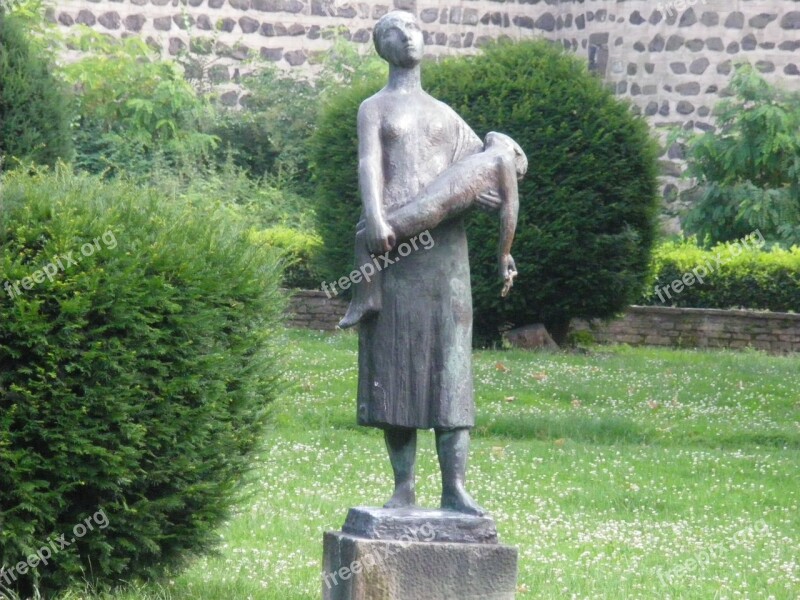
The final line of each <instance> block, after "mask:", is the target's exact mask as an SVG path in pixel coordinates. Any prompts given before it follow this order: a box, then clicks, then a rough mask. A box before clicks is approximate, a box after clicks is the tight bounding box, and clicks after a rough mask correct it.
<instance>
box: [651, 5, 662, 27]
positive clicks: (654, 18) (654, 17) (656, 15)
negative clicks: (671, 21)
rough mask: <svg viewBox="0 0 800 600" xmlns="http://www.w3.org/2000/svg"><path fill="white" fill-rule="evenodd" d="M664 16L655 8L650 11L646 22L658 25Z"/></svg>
mask: <svg viewBox="0 0 800 600" xmlns="http://www.w3.org/2000/svg"><path fill="white" fill-rule="evenodd" d="M663 18H664V15H662V14H661V11H660V10H658V9H656V10H654V11H653V12H652V13H650V19H648V22H649V23H650V25H658V24H659V23H660V22H661V19H663Z"/></svg>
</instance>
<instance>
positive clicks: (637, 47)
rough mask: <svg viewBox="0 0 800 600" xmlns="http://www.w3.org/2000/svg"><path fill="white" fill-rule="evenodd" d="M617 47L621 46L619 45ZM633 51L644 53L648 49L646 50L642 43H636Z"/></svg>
mask: <svg viewBox="0 0 800 600" xmlns="http://www.w3.org/2000/svg"><path fill="white" fill-rule="evenodd" d="M617 45H619V44H617ZM633 49H634V50H636V51H637V52H644V51H645V50H647V48H645V46H644V44H643V43H642V42H635V43H634V44H633Z"/></svg>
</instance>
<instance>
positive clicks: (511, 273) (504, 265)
mask: <svg viewBox="0 0 800 600" xmlns="http://www.w3.org/2000/svg"><path fill="white" fill-rule="evenodd" d="M517 275H518V273H517V265H516V264H515V263H514V257H513V256H511V255H510V254H503V255H502V256H501V257H500V277H502V278H503V291H502V292H500V296H502V297H503V298H505V297H506V296H507V295H508V292H510V291H511V286H513V285H514V278H515V277H516V276H517Z"/></svg>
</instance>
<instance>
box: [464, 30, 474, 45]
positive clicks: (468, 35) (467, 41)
mask: <svg viewBox="0 0 800 600" xmlns="http://www.w3.org/2000/svg"><path fill="white" fill-rule="evenodd" d="M474 39H475V34H474V33H472V32H471V31H468V32H467V33H465V34H464V48H471V47H472V41H473V40H474Z"/></svg>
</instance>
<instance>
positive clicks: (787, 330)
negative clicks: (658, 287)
mask: <svg viewBox="0 0 800 600" xmlns="http://www.w3.org/2000/svg"><path fill="white" fill-rule="evenodd" d="M290 293H291V294H292V298H291V300H290V303H289V311H288V312H289V315H288V325H289V326H290V327H299V328H305V329H320V330H327V331H331V330H334V329H336V324H337V323H338V322H339V319H341V318H342V316H343V315H344V313H345V311H346V310H347V301H346V300H344V299H343V298H340V297H337V296H333V297H331V298H328V297H327V295H326V294H325V293H324V292H321V291H314V290H308V291H306V290H304V291H295V292H290ZM572 330H573V331H588V332H590V333H591V334H592V336H593V337H594V339H595V340H596V341H598V342H600V343H625V344H631V345H637V346H638V345H648V346H673V347H683V348H745V347H748V346H750V347H752V348H758V349H761V350H767V351H769V352H800V314H794V313H774V312H756V311H749V310H716V309H706V308H666V307H660V306H631V307H630V308H629V309H628V310H627V311H626V312H625V315H624V316H622V317H621V318H619V319H616V320H614V321H611V322H608V323H603V322H598V321H596V322H592V323H587V322H585V321H576V322H575V324H574V325H573V327H572Z"/></svg>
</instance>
